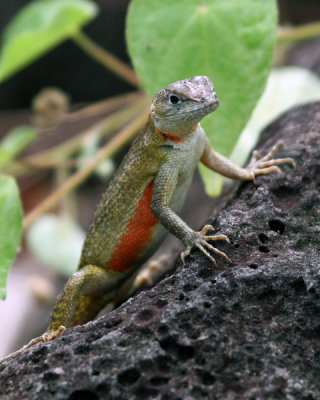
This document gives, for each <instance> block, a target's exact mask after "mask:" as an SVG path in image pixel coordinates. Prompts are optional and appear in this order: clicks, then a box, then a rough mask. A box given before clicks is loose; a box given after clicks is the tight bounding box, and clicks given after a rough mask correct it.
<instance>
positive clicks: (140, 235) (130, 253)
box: [108, 181, 158, 272]
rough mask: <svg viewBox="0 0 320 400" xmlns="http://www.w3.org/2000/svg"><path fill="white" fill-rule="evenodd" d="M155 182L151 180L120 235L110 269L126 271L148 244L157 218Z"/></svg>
mask: <svg viewBox="0 0 320 400" xmlns="http://www.w3.org/2000/svg"><path fill="white" fill-rule="evenodd" d="M153 183H154V181H151V182H150V184H149V185H148V187H147V188H146V190H145V192H144V193H143V196H142V197H141V199H140V200H139V202H138V204H137V209H136V213H135V215H134V217H133V218H132V219H131V220H130V221H129V222H128V225H127V227H126V230H125V233H124V234H123V235H122V236H121V237H120V241H119V245H118V246H117V248H116V249H115V251H114V253H113V255H112V257H111V260H110V262H109V263H108V269H109V270H112V271H117V272H125V271H127V270H128V269H130V268H131V267H132V265H133V264H134V263H135V262H136V261H137V259H138V257H139V255H140V254H141V252H142V251H143V249H144V248H145V247H146V246H147V244H148V242H149V240H150V238H151V236H152V233H153V227H154V226H155V225H156V224H157V222H158V221H157V219H156V218H155V216H154V215H153V214H152V212H151V208H150V207H151V200H152V190H153Z"/></svg>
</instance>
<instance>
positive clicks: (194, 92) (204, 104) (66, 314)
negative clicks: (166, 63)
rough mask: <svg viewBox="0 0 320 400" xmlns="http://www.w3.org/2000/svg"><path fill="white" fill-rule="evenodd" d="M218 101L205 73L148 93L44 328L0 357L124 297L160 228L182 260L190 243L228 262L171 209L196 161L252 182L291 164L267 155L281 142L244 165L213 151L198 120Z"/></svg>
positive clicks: (203, 234) (176, 208)
mask: <svg viewBox="0 0 320 400" xmlns="http://www.w3.org/2000/svg"><path fill="white" fill-rule="evenodd" d="M218 105H219V100H218V98H217V95H216V92H215V91H214V85H213V83H212V81H211V80H210V79H209V78H208V77H207V76H194V77H192V78H190V79H185V80H180V81H177V82H174V83H171V84H169V85H168V86H167V87H165V88H164V89H162V90H160V91H159V92H158V93H157V94H156V96H155V97H154V98H153V101H152V104H151V109H150V114H149V117H148V120H147V123H146V126H145V128H144V131H143V132H142V133H141V134H139V135H138V136H137V137H136V138H135V140H134V141H133V143H132V145H131V147H130V149H129V151H128V153H127V154H126V156H125V157H124V159H123V161H122V162H121V164H120V166H119V168H118V169H117V171H116V172H115V174H114V175H113V177H112V179H111V181H110V184H109V186H108V187H107V189H106V191H105V192H104V194H103V195H102V198H101V200H100V202H99V203H98V205H97V208H96V211H95V213H94V217H93V221H92V223H91V225H90V227H89V229H88V232H87V235H86V238H85V241H84V245H83V248H82V254H81V258H80V262H79V268H78V271H77V272H75V273H74V274H73V275H72V276H71V278H69V280H68V281H67V283H66V285H65V287H64V289H63V291H62V293H61V294H60V295H59V296H58V298H57V300H56V303H55V305H54V307H53V310H52V313H51V321H50V324H49V327H48V329H47V331H46V332H45V333H44V334H43V335H42V336H39V337H38V338H35V339H32V340H31V341H30V342H29V343H28V344H27V345H26V346H24V347H23V348H22V349H20V350H18V351H17V352H15V353H12V354H11V355H9V356H7V357H6V358H5V359H3V360H2V361H1V362H0V363H2V362H3V361H4V360H6V359H8V358H11V357H12V356H14V355H16V354H19V353H21V352H23V351H24V350H25V349H26V348H28V347H31V346H33V345H34V344H36V343H40V342H48V341H50V340H53V339H55V338H56V337H58V336H59V335H61V334H62V333H63V332H64V331H65V329H66V328H69V327H71V326H74V325H78V324H83V323H85V322H87V321H89V320H92V319H93V318H94V317H95V316H96V315H97V314H98V312H99V311H100V310H101V309H102V308H104V307H105V306H106V304H108V303H110V302H113V301H115V302H116V301H117V299H118V300H119V299H120V298H121V299H122V298H125V297H126V294H127V293H129V291H130V288H131V286H132V284H133V282H134V280H135V278H136V276H137V274H138V272H139V270H140V267H141V266H142V265H143V263H144V262H145V261H146V260H147V259H148V258H149V257H150V256H151V255H152V253H153V252H154V251H155V250H156V249H157V247H158V246H159V244H160V243H161V242H162V240H163V239H164V237H165V235H166V233H167V231H169V232H171V233H172V234H173V235H175V236H176V237H178V238H179V239H180V240H181V241H182V242H183V244H184V245H185V247H186V250H185V251H184V252H182V254H181V257H182V261H183V262H185V258H186V257H187V256H188V255H189V254H190V251H191V250H192V249H193V248H198V249H199V250H200V251H201V252H202V253H203V254H205V256H206V257H208V258H209V259H210V260H211V261H212V262H213V263H216V261H215V259H214V257H213V255H212V253H213V254H217V255H218V256H221V257H224V258H225V259H227V260H229V258H228V256H227V255H226V254H225V253H224V252H222V251H220V250H219V249H217V248H216V247H214V246H213V245H212V244H211V243H209V242H212V241H217V240H225V241H227V242H228V243H230V240H229V238H228V237H227V236H226V235H223V234H218V235H213V234H209V235H206V234H207V232H209V231H213V230H214V228H213V226H211V225H205V226H204V228H203V229H202V230H201V231H199V232H198V231H194V230H193V229H192V228H191V227H189V226H188V225H187V224H186V223H185V222H184V221H183V220H182V219H181V218H180V217H179V215H178V214H179V211H180V210H181V208H182V205H183V203H184V200H185V197H186V194H187V191H188V189H189V186H190V184H191V180H192V177H193V174H194V171H195V169H196V167H197V165H198V162H199V161H200V162H202V163H203V164H204V165H206V166H207V167H208V168H210V169H211V170H213V171H215V172H217V173H219V174H221V175H223V176H225V177H228V178H231V179H242V180H254V179H255V177H256V176H257V175H262V174H269V173H271V172H281V170H280V168H279V167H278V165H280V164H287V163H290V164H292V165H293V166H294V161H293V160H292V159H291V158H282V159H274V158H273V157H274V155H275V153H276V152H277V150H278V149H279V147H281V146H282V145H283V144H284V143H283V142H278V143H277V144H276V145H275V146H273V148H272V149H271V151H270V152H269V153H268V154H267V155H265V156H264V157H263V156H262V155H261V154H259V153H257V152H254V153H253V157H252V160H251V162H250V163H249V165H248V167H247V168H241V167H239V166H237V165H236V164H234V163H232V162H231V161H230V160H229V159H227V158H226V157H224V156H223V155H221V154H219V153H218V152H216V151H215V150H214V149H213V148H212V147H211V145H210V143H209V140H208V138H207V136H206V134H205V132H204V130H203V128H202V127H201V125H200V121H201V120H202V118H204V117H205V116H206V115H208V114H210V113H211V112H213V111H214V110H216V108H217V107H218ZM229 261H230V260H229Z"/></svg>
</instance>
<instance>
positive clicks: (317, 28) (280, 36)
mask: <svg viewBox="0 0 320 400" xmlns="http://www.w3.org/2000/svg"><path fill="white" fill-rule="evenodd" d="M316 36H320V22H312V23H310V24H304V25H300V26H297V27H285V28H279V29H278V32H277V41H278V42H279V43H284V42H294V41H298V40H307V39H311V38H313V37H316Z"/></svg>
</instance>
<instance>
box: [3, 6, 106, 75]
mask: <svg viewBox="0 0 320 400" xmlns="http://www.w3.org/2000/svg"><path fill="white" fill-rule="evenodd" d="M97 12H98V9H97V6H96V4H95V3H93V2H92V1H89V0H36V1H32V2H31V3H29V4H27V5H26V6H25V7H24V8H23V9H22V10H21V11H20V12H19V13H18V14H17V15H16V16H15V17H14V19H13V20H12V21H11V23H10V24H9V26H7V27H6V29H5V31H4V35H3V46H2V51H1V56H0V82H1V81H2V82H3V81H4V80H5V79H7V78H9V77H10V76H11V75H13V74H14V73H16V72H17V71H19V70H20V69H22V68H24V67H26V66H27V65H28V64H30V63H31V62H32V61H34V60H36V59H37V58H39V57H41V56H42V55H43V54H45V53H47V52H48V51H49V50H51V49H52V48H53V47H55V46H57V45H58V44H59V43H61V42H62V41H64V40H66V39H68V38H70V37H71V36H72V35H73V34H74V33H75V32H77V31H78V30H79V29H80V28H81V27H82V26H83V25H85V24H86V23H87V22H89V21H90V20H91V19H92V18H94V17H95V16H96V14H97Z"/></svg>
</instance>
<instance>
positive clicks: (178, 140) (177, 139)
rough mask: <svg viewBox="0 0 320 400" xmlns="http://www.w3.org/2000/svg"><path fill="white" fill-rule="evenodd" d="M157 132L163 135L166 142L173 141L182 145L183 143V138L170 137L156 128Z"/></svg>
mask: <svg viewBox="0 0 320 400" xmlns="http://www.w3.org/2000/svg"><path fill="white" fill-rule="evenodd" d="M155 131H156V132H157V133H158V134H159V135H161V136H162V137H163V138H164V140H171V141H172V142H174V143H180V142H182V141H183V139H182V138H181V137H178V136H174V135H170V134H169V133H164V132H161V131H160V130H159V129H157V128H155Z"/></svg>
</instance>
